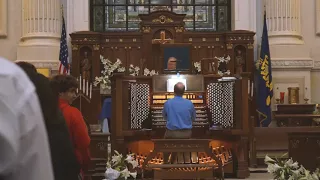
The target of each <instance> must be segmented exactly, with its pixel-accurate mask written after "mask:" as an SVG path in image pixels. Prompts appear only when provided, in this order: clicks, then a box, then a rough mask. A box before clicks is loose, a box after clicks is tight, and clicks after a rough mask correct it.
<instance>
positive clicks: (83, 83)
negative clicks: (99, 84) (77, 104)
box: [82, 79, 86, 93]
mask: <svg viewBox="0 0 320 180" xmlns="http://www.w3.org/2000/svg"><path fill="white" fill-rule="evenodd" d="M82 86H83V88H82V92H83V93H86V79H82Z"/></svg>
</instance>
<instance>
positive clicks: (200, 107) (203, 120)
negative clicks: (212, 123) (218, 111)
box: [151, 92, 209, 129]
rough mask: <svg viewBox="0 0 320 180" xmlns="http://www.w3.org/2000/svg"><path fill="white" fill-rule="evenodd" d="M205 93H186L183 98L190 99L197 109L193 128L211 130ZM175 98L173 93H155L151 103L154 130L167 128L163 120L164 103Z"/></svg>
mask: <svg viewBox="0 0 320 180" xmlns="http://www.w3.org/2000/svg"><path fill="white" fill-rule="evenodd" d="M204 94H205V93H203V92H201V93H191V92H188V93H185V94H184V95H183V98H185V99H189V100H190V101H191V102H192V103H193V104H194V107H195V109H196V119H195V121H194V122H193V128H196V127H206V128H209V121H208V115H207V107H206V105H205V95H204ZM173 97H174V94H173V93H154V94H153V95H152V103H151V117H152V129H154V128H165V127H166V121H165V120H164V119H163V116H162V110H163V105H164V103H165V102H166V101H167V100H169V99H172V98H173Z"/></svg>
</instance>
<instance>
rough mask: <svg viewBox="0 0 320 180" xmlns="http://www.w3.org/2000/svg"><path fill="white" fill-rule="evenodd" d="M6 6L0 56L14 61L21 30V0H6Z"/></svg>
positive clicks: (0, 38)
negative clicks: (5, 19)
mask: <svg viewBox="0 0 320 180" xmlns="http://www.w3.org/2000/svg"><path fill="white" fill-rule="evenodd" d="M7 6H8V7H7V8H8V9H7V23H6V25H7V27H6V28H7V36H6V37H0V56H2V57H5V58H6V59H9V60H11V61H15V60H16V59H17V45H18V43H19V41H20V37H21V32H22V31H21V29H22V28H21V27H22V26H21V22H22V21H21V16H22V14H21V9H22V3H21V0H7ZM0 11H1V10H0ZM0 14H1V13H0Z"/></svg>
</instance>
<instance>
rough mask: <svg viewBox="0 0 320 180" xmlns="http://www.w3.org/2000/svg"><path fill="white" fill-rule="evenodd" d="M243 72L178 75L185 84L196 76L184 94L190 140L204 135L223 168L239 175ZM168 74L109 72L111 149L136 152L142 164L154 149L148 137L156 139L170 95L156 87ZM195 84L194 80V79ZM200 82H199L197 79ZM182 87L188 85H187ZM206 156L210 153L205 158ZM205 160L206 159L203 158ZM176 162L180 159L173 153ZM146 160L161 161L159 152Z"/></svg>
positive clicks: (245, 126) (244, 123) (244, 159)
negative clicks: (192, 116)
mask: <svg viewBox="0 0 320 180" xmlns="http://www.w3.org/2000/svg"><path fill="white" fill-rule="evenodd" d="M248 75H249V74H247V73H243V74H242V78H241V79H235V80H232V81H222V82H220V81H219V79H220V78H221V77H219V76H214V75H184V76H185V77H186V78H187V84H191V85H190V86H192V83H193V82H194V81H195V80H197V81H202V82H203V87H201V88H198V90H196V91H193V88H190V90H187V91H186V93H185V95H184V97H185V98H187V99H190V100H191V101H192V102H193V103H194V105H195V108H196V116H197V117H196V120H195V121H194V122H193V129H192V139H199V140H200V139H210V143H209V145H208V147H209V146H210V147H211V150H212V152H213V154H215V155H216V157H217V158H219V159H221V161H222V164H223V167H224V172H225V173H227V174H231V175H236V176H237V177H239V178H245V177H247V176H248V175H249V171H248V149H247V147H248V135H249V117H248V101H246V99H247V98H248V79H249V77H248ZM168 77H169V78H170V75H159V76H153V77H145V76H136V77H132V76H125V75H123V74H117V75H115V76H114V77H113V85H114V86H113V91H112V97H115V98H116V99H117V100H116V101H113V102H112V111H113V112H112V113H113V114H115V115H113V116H112V122H115V123H113V124H112V129H113V130H115V131H113V132H112V135H111V141H112V148H113V149H117V150H120V151H122V152H124V153H128V152H132V153H135V154H137V159H138V161H139V162H140V167H142V165H143V162H144V160H145V159H146V158H147V157H148V155H149V154H150V152H152V151H153V150H154V143H153V140H152V139H162V138H163V137H164V133H165V129H166V128H165V124H166V122H165V121H164V120H163V118H162V115H161V113H162V108H163V104H164V102H165V101H166V100H168V99H171V98H172V97H173V94H172V93H170V92H164V91H161V90H159V89H157V88H159V87H156V86H159V85H157V84H161V85H163V84H164V83H162V81H163V80H164V79H165V78H168ZM194 84H196V86H197V85H198V84H199V83H196V82H194ZM200 84H201V83H200ZM187 86H188V85H187ZM193 156H195V157H194V158H193V159H198V160H199V159H202V160H201V161H196V162H194V163H206V162H207V161H206V159H207V157H206V156H205V155H204V154H203V153H202V155H201V156H200V154H199V156H197V155H193ZM209 159H210V158H209ZM209 159H208V160H209ZM177 161H178V163H180V164H183V163H185V161H186V160H185V159H180V160H179V158H178V160H177ZM148 163H149V164H150V163H151V164H159V163H163V159H162V155H161V154H157V156H156V157H152V160H151V161H149V162H148Z"/></svg>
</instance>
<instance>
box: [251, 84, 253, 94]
mask: <svg viewBox="0 0 320 180" xmlns="http://www.w3.org/2000/svg"><path fill="white" fill-rule="evenodd" d="M251 97H253V82H252V83H251Z"/></svg>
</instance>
